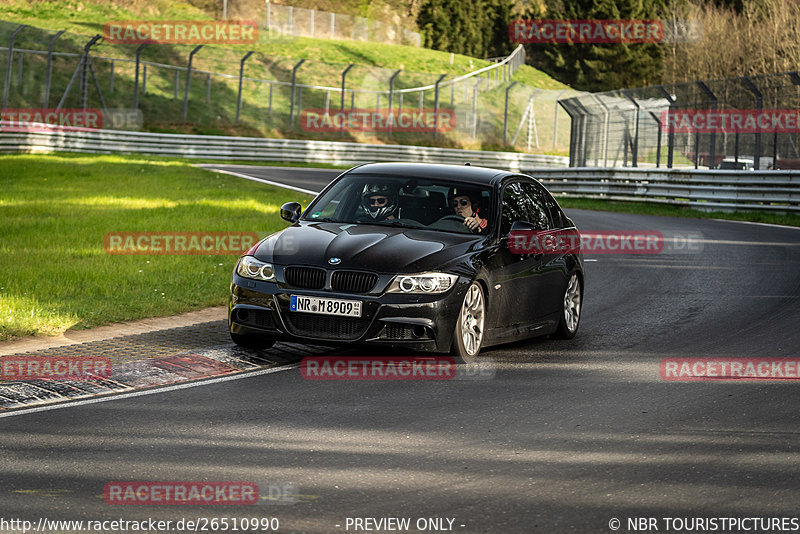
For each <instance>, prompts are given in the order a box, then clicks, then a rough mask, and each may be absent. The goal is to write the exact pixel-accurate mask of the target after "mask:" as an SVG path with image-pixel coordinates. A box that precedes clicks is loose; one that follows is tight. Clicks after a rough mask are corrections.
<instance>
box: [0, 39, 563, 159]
mask: <svg viewBox="0 0 800 534" xmlns="http://www.w3.org/2000/svg"><path fill="white" fill-rule="evenodd" d="M524 63H525V51H524V48H523V47H521V46H520V47H518V48H517V50H515V51H514V53H512V54H511V55H510V56H509V57H507V58H504V59H501V60H495V61H494V62H488V63H484V65H486V66H483V67H482V68H477V69H474V68H472V69H470V67H471V64H470V66H466V65H464V66H463V71H464V74H460V75H457V74H449V75H437V74H430V73H422V72H411V71H407V70H403V69H400V68H397V69H386V68H377V67H368V66H364V65H348V64H338V63H330V62H322V61H318V60H304V59H300V58H286V57H277V56H269V55H265V54H262V53H259V52H256V53H251V51H250V50H249V49H248V47H247V46H239V47H236V48H233V47H231V48H225V47H221V46H210V45H209V46H199V45H177V44H146V45H135V44H133V45H131V44H111V43H109V42H107V41H104V40H103V39H94V38H89V37H88V36H85V35H78V34H74V33H70V32H67V33H62V32H51V31H46V30H42V29H38V28H33V27H27V26H26V27H20V26H19V25H18V24H12V23H0V76H3V82H4V86H3V95H2V96H3V103H2V107H3V110H4V114H6V116H5V117H4V119H8V116H7V114H8V110H15V109H28V110H30V109H35V108H47V109H51V108H58V109H85V108H92V109H98V110H102V112H103V114H104V116H105V117H106V119H107V120H106V122H105V123H104V124H103V127H105V128H111V129H145V130H148V131H154V132H176V133H201V134H218V135H245V136H257V137H258V136H262V137H284V138H295V139H328V140H342V141H364V142H379V143H391V144H416V145H436V146H445V147H460V148H488V149H508V148H509V147H513V148H514V149H517V150H520V151H525V152H533V153H546V152H547V153H550V152H553V151H557V152H562V153H566V150H567V146H568V142H569V117H568V116H567V114H566V113H564V112H563V111H562V110H560V109H559V106H558V105H557V98H559V97H564V96H567V95H568V94H569V93H570V92H569V91H567V92H564V91H546V90H541V89H536V88H533V87H530V86H526V85H524V84H522V83H515V82H513V81H512V80H511V78H512V76H513V74H514V73H515V72H516V71H517V70H518V69H519V68H520V67H521V66H522V65H523V64H524ZM479 66H480V65H479ZM455 67H458V68H462V67H460V66H458V65H457V64H456V65H455ZM573 94H574V92H573ZM130 111H133V112H134V113H133V114H132V113H130ZM442 115H445V118H446V119H447V120H446V121H445V122H444V123H441V122H439V119H440V118H441V116H442ZM390 116H391V117H392V119H393V120H391V121H390V120H389V117H390ZM120 117H121V118H122V120H117V119H119V118H120ZM131 117H133V119H131ZM431 117H433V121H431ZM109 118H110V119H109ZM129 119H131V120H129ZM404 121H405V122H404ZM4 126H6V127H7V126H8V124H7V123H4Z"/></svg>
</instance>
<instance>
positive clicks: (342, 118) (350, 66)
mask: <svg viewBox="0 0 800 534" xmlns="http://www.w3.org/2000/svg"><path fill="white" fill-rule="evenodd" d="M353 67H355V64H354V63H350V64H349V65H348V66H347V68H346V69H344V70H343V71H342V95H341V97H342V101H341V104H340V106H339V111H340V113H341V116H340V118H339V119H340V120H341V121H342V124H341V126H340V127H339V135H341V136H344V90H345V87H346V85H345V80H346V79H347V73H348V72H349V71H350V69H352V68H353ZM353 96H354V94H353ZM351 107H352V106H351Z"/></svg>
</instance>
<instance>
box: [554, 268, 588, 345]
mask: <svg viewBox="0 0 800 534" xmlns="http://www.w3.org/2000/svg"><path fill="white" fill-rule="evenodd" d="M582 305H583V288H582V287H581V279H580V277H578V274H577V273H572V276H571V277H570V279H569V283H568V284H567V289H566V290H564V301H563V307H562V310H561V320H560V321H559V323H558V328H557V329H556V332H555V333H554V334H553V337H555V338H558V339H572V338H574V337H575V334H576V333H577V332H578V325H579V324H580V321H581V307H582Z"/></svg>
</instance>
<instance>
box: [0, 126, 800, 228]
mask: <svg viewBox="0 0 800 534" xmlns="http://www.w3.org/2000/svg"><path fill="white" fill-rule="evenodd" d="M0 152H89V153H104V154H109V153H137V154H150V155H160V156H174V157H185V158H209V159H220V160H225V159H236V160H251V161H294V162H305V163H330V164H336V165H355V164H358V163H364V162H370V161H415V162H425V163H451V164H456V165H461V164H464V163H465V162H467V161H468V162H470V163H471V164H472V165H479V166H485V167H496V168H501V169H509V170H513V171H518V170H522V171H523V172H527V173H529V174H531V175H532V176H534V177H536V178H538V179H539V180H541V181H542V182H543V183H544V184H545V185H546V186H547V188H548V189H549V190H550V191H552V192H553V193H554V194H556V195H564V196H574V197H586V198H598V199H607V200H634V201H646V202H658V203H666V204H676V205H685V206H691V207H692V208H695V209H702V210H707V211H714V210H723V211H724V210H737V209H746V210H767V211H790V212H800V171H766V172H765V171H719V170H694V169H691V170H689V169H632V168H613V169H598V168H595V167H566V165H567V163H568V158H565V157H561V156H546V155H537V154H522V153H516V152H488V151H479V150H458V149H449V148H435V147H421V146H408V145H377V144H363V143H341V142H335V141H302V140H293V139H262V138H257V137H224V136H204V135H180V134H155V133H142V132H123V131H113V130H97V131H87V132H50V133H15V132H2V133H0Z"/></svg>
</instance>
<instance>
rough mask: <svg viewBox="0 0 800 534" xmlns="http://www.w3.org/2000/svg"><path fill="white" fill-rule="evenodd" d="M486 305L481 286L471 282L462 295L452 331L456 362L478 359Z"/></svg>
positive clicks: (453, 351)
mask: <svg viewBox="0 0 800 534" xmlns="http://www.w3.org/2000/svg"><path fill="white" fill-rule="evenodd" d="M485 316H486V305H485V299H484V296H483V288H482V287H481V285H480V284H479V283H478V282H472V285H470V286H469V289H467V293H466V295H464V302H463V303H462V304H461V310H460V311H459V313H458V319H457V320H456V327H455V329H454V331H453V347H452V350H451V352H452V354H453V359H454V360H456V363H470V362H474V361H476V360H477V359H478V354H479V353H480V351H481V345H482V344H483V325H484V320H485Z"/></svg>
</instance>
